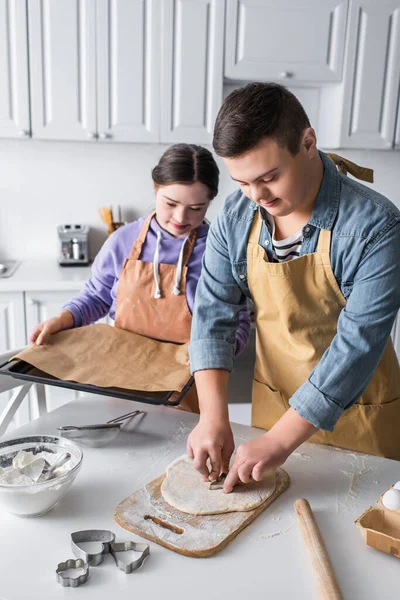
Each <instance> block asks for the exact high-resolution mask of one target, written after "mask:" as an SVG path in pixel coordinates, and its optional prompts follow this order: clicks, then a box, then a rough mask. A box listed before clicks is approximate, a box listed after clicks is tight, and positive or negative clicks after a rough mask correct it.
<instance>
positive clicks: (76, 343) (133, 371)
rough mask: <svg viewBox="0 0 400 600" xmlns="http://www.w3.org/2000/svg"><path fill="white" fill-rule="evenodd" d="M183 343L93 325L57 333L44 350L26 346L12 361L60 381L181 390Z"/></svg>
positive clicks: (184, 377)
mask: <svg viewBox="0 0 400 600" xmlns="http://www.w3.org/2000/svg"><path fill="white" fill-rule="evenodd" d="M188 345H189V344H181V345H178V344H172V343H168V342H158V341H156V340H152V339H149V338H146V337H143V336H141V335H138V334H136V333H131V332H130V331H126V330H124V329H118V328H116V327H112V326H111V325H104V324H101V323H98V324H96V325H88V326H87V327H77V328H76V329H68V330H66V331H60V332H59V333H56V334H55V335H52V336H51V337H50V340H49V342H48V343H47V344H45V345H44V346H31V347H29V348H26V349H25V350H22V352H19V353H18V354H17V355H16V356H14V358H19V359H21V360H24V361H25V362H27V363H29V364H30V365H33V366H34V367H36V368H37V369H40V370H41V371H45V372H46V373H48V374H49V375H52V376H53V377H57V378H58V379H64V380H65V381H76V382H79V383H89V384H92V385H97V386H99V387H120V388H127V389H132V390H140V391H145V392H158V391H159V392H164V391H177V392H180V391H181V390H182V388H183V387H184V385H185V384H186V383H187V381H188V380H189V378H190V370H189V365H188V364H187V363H188Z"/></svg>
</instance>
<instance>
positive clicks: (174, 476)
mask: <svg viewBox="0 0 400 600" xmlns="http://www.w3.org/2000/svg"><path fill="white" fill-rule="evenodd" d="M275 487H276V481H275V472H274V471H269V472H267V473H266V474H265V475H264V479H263V480H262V481H253V482H251V483H246V484H243V485H238V486H236V487H235V488H234V491H233V492H232V493H230V494H225V493H224V491H223V490H210V482H207V481H203V479H202V476H201V475H200V473H199V472H198V471H196V469H195V468H194V465H193V460H192V459H191V458H189V457H188V456H186V455H183V456H180V457H179V458H177V459H176V460H175V461H174V462H172V463H171V464H170V465H169V466H168V468H167V476H166V478H165V479H164V481H163V483H162V485H161V494H162V496H163V498H164V500H165V501H166V502H168V504H170V505H171V506H173V507H174V508H176V509H178V510H180V511H181V512H184V513H189V514H191V515H216V514H221V513H229V512H237V511H247V510H253V509H254V508H257V506H260V504H262V503H263V502H265V501H266V500H267V498H269V497H270V496H271V495H272V494H273V493H274V491H275Z"/></svg>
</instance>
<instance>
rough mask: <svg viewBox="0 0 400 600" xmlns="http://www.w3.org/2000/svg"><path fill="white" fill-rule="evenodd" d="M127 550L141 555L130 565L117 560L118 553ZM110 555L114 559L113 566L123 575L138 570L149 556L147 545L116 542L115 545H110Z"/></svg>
mask: <svg viewBox="0 0 400 600" xmlns="http://www.w3.org/2000/svg"><path fill="white" fill-rule="evenodd" d="M129 550H133V551H134V552H141V555H140V556H139V557H138V558H135V560H133V561H131V562H130V563H127V562H125V561H123V560H120V559H119V558H118V552H127V551H129ZM110 553H111V555H112V556H113V557H114V560H115V564H116V565H117V567H118V568H119V569H121V571H124V572H125V573H132V571H136V570H137V569H139V567H141V566H142V564H143V563H144V561H145V560H146V558H147V557H148V556H149V554H150V546H149V545H148V544H140V543H136V542H118V543H116V544H111V548H110Z"/></svg>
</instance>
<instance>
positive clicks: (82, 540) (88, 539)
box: [71, 529, 115, 567]
mask: <svg viewBox="0 0 400 600" xmlns="http://www.w3.org/2000/svg"><path fill="white" fill-rule="evenodd" d="M114 541H115V534H114V533H113V532H112V531H107V530H106V529H86V530H82V531H75V532H74V533H71V547H72V552H73V553H74V554H75V556H76V557H77V558H80V559H82V560H83V561H84V562H86V563H88V564H89V565H91V566H92V567H97V566H98V565H100V564H101V563H102V562H103V560H104V555H105V554H109V553H110V547H111V544H113V543H114ZM86 543H95V544H101V550H99V551H98V552H86V550H83V549H82V548H81V547H80V546H79V544H86Z"/></svg>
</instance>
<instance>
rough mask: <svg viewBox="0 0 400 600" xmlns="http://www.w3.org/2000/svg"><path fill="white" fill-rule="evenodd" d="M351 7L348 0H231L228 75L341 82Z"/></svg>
mask: <svg viewBox="0 0 400 600" xmlns="http://www.w3.org/2000/svg"><path fill="white" fill-rule="evenodd" d="M347 8H348V0H304V1H303V2H298V0H279V1H278V2H277V1H276V0H227V18H226V41H225V76H226V77H228V78H230V79H236V80H261V81H278V82H282V83H285V82H288V84H289V85H296V83H300V82H311V83H312V82H335V81H340V80H341V77H342V65H343V55H344V46H345V35H346V19H347Z"/></svg>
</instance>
